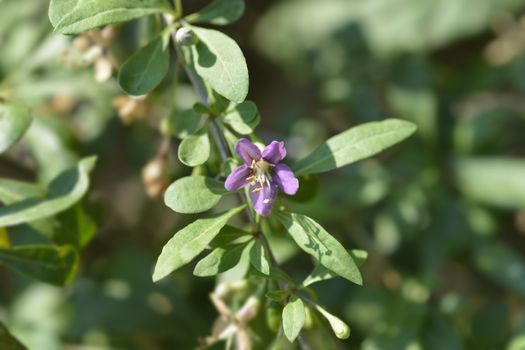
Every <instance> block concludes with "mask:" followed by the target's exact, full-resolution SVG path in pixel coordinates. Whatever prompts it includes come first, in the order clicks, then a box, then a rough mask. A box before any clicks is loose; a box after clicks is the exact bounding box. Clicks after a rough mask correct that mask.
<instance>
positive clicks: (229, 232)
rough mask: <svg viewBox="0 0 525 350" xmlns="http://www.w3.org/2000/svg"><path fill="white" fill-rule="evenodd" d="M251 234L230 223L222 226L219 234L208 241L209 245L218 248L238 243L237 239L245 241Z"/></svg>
mask: <svg viewBox="0 0 525 350" xmlns="http://www.w3.org/2000/svg"><path fill="white" fill-rule="evenodd" d="M252 237H253V236H252V235H251V234H250V233H249V232H246V231H244V230H241V229H240V228H237V227H233V226H230V225H226V226H224V227H223V228H222V229H221V231H220V232H219V234H218V235H217V236H216V237H215V238H214V239H213V240H212V241H211V242H210V247H212V248H218V247H222V246H225V245H228V244H231V243H234V242H235V243H240V242H239V241H241V240H242V241H246V240H248V239H251V238H252Z"/></svg>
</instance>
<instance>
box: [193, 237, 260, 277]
mask: <svg viewBox="0 0 525 350" xmlns="http://www.w3.org/2000/svg"><path fill="white" fill-rule="evenodd" d="M252 244H253V241H250V242H247V243H243V244H232V245H229V246H226V247H223V248H216V249H214V250H213V251H212V252H211V253H210V254H208V255H207V256H206V257H205V258H203V259H202V260H201V261H199V262H198V263H197V265H195V269H194V270H193V274H194V275H195V276H199V277H207V276H215V275H216V274H218V273H221V272H225V271H228V270H229V269H232V268H234V267H235V266H236V265H237V264H238V263H239V261H240V260H241V257H242V253H243V251H244V250H245V249H246V247H247V246H248V245H250V247H251V246H252Z"/></svg>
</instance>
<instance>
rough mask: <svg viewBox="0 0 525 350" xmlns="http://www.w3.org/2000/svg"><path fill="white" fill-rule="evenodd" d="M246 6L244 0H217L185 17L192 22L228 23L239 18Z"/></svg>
mask: <svg viewBox="0 0 525 350" xmlns="http://www.w3.org/2000/svg"><path fill="white" fill-rule="evenodd" d="M244 7H245V5H244V0H215V1H213V2H212V3H211V4H209V5H208V6H206V7H205V8H203V9H202V10H200V11H199V12H196V13H192V14H191V15H189V16H186V18H185V19H186V21H188V22H190V23H210V24H215V25H226V24H230V23H232V22H235V21H236V20H238V19H239V18H240V17H241V16H242V14H243V13H244Z"/></svg>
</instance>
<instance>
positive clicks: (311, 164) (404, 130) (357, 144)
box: [293, 119, 416, 175]
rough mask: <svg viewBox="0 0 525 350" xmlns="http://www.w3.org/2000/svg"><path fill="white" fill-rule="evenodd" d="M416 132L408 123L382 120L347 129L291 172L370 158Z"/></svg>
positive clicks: (314, 170) (318, 170) (322, 169)
mask: <svg viewBox="0 0 525 350" xmlns="http://www.w3.org/2000/svg"><path fill="white" fill-rule="evenodd" d="M415 131H416V126H415V125H414V124H412V123H411V122H407V121H404V120H399V119H386V120H383V121H380V122H370V123H366V124H361V125H358V126H356V127H353V128H351V129H348V130H346V131H344V132H342V133H340V134H338V135H336V136H333V137H331V138H330V139H328V140H327V141H326V142H325V143H323V144H322V145H321V146H319V147H318V148H317V149H316V150H315V151H313V152H312V153H311V154H310V155H308V156H307V157H306V158H304V159H301V160H300V161H298V162H297V163H296V164H295V165H294V167H293V169H294V171H295V174H296V175H304V174H311V173H322V172H325V171H328V170H332V169H336V168H340V167H343V166H345V165H348V164H351V163H353V162H356V161H358V160H361V159H364V158H368V157H371V156H373V155H375V154H377V153H379V152H381V151H383V150H384V149H386V148H388V147H390V146H392V145H395V144H396V143H398V142H401V141H402V140H404V139H406V138H407V137H409V136H410V135H412V134H413V133H414V132H415Z"/></svg>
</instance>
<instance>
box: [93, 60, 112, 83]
mask: <svg viewBox="0 0 525 350" xmlns="http://www.w3.org/2000/svg"><path fill="white" fill-rule="evenodd" d="M112 74H113V65H112V64H111V61H110V60H109V59H107V58H106V57H104V56H102V57H100V58H98V59H97V60H96V61H95V81H96V82H97V83H103V82H105V81H107V80H108V79H109V78H111V75H112Z"/></svg>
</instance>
